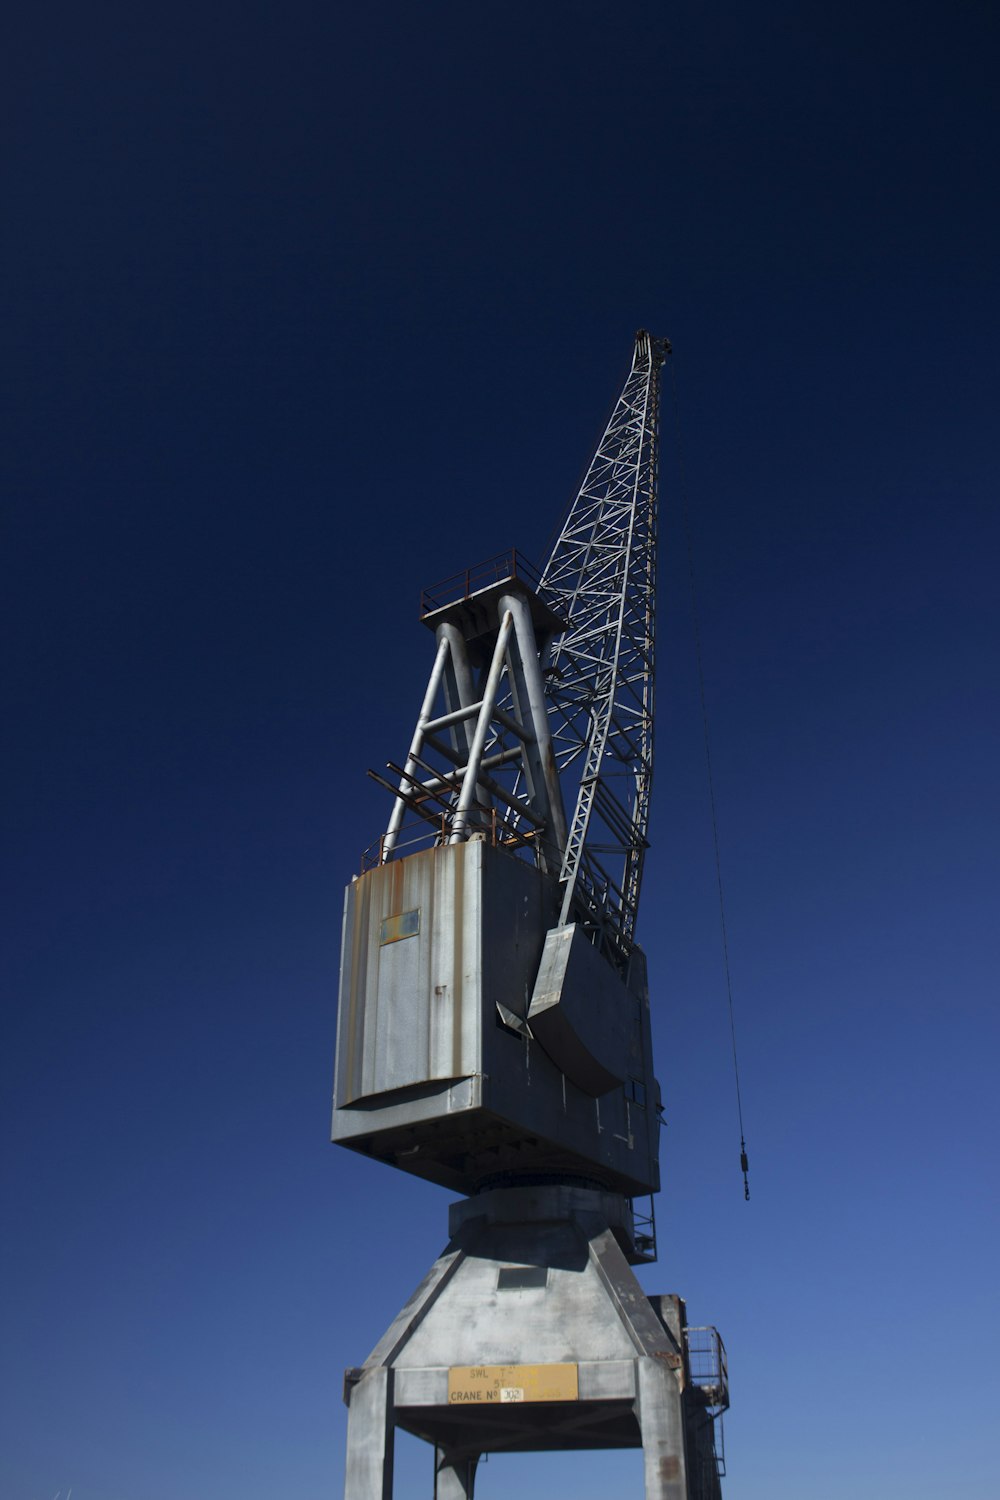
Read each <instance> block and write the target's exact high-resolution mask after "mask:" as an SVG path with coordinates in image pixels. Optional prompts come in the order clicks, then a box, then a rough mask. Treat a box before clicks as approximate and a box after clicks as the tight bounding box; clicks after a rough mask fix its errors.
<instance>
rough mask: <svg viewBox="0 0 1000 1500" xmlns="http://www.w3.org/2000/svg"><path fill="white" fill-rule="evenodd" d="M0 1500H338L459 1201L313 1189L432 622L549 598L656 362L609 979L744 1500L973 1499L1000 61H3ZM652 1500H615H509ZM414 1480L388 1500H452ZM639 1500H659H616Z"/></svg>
mask: <svg viewBox="0 0 1000 1500" xmlns="http://www.w3.org/2000/svg"><path fill="white" fill-rule="evenodd" d="M4 30H5V33H6V36H5V41H4V45H3V49H2V50H3V53H4V55H5V59H6V60H5V63H4V70H5V73H6V75H7V79H6V82H5V84H4V86H3V89H2V94H0V97H2V98H3V110H4V118H5V128H4V138H5V142H6V144H5V161H4V185H3V190H2V201H3V206H4V212H3V216H2V219H3V222H2V227H0V237H2V264H3V276H2V290H0V299H2V302H3V318H2V326H3V329H4V335H3V351H4V361H3V363H4V371H3V373H4V392H5V399H4V408H5V415H4V424H5V433H4V436H3V440H2V443H0V464H2V467H3V471H4V477H3V492H4V502H3V503H4V511H5V524H4V531H5V545H4V550H3V567H4V586H3V590H2V601H0V608H2V611H3V617H4V618H3V638H4V653H3V655H4V665H3V678H4V688H3V692H4V708H5V713H4V718H5V731H4V757H5V770H4V787H5V792H6V799H5V800H6V804H7V805H6V824H7V831H6V877H5V879H6V891H5V896H4V903H3V907H4V915H5V918H6V921H5V927H6V928H7V930H8V938H7V941H6V943H5V954H6V956H5V959H4V1009H5V1017H6V1019H5V1025H4V1039H5V1044H4V1049H3V1050H4V1062H3V1077H4V1085H3V1088H4V1093H3V1108H4V1129H3V1199H4V1212H5V1221H6V1228H5V1231H4V1234H3V1236H2V1239H0V1255H2V1266H3V1275H2V1286H3V1292H4V1297H5V1301H6V1302H7V1304H8V1305H7V1308H6V1311H5V1313H4V1329H5V1332H4V1338H3V1356H2V1358H3V1390H2V1398H3V1399H2V1401H0V1407H2V1411H3V1416H2V1418H0V1423H2V1428H0V1500H50V1497H52V1496H54V1495H55V1494H56V1493H57V1491H59V1492H61V1494H62V1496H63V1497H65V1495H66V1491H67V1490H68V1489H69V1488H70V1487H72V1491H73V1497H74V1500H230V1497H233V1500H235V1497H237V1496H238V1497H239V1500H276V1497H282V1496H286V1495H292V1494H306V1493H308V1494H313V1495H317V1494H329V1495H335V1494H337V1493H339V1487H340V1485H341V1482H342V1481H341V1469H342V1457H343V1435H344V1418H343V1409H342V1407H341V1405H340V1378H341V1371H342V1369H343V1367H344V1366H345V1365H353V1364H358V1363H360V1362H361V1361H362V1360H363V1359H364V1357H365V1356H366V1355H367V1353H368V1351H369V1349H370V1347H371V1346H372V1345H373V1344H374V1342H375V1341H376V1339H377V1337H378V1336H379V1335H380V1333H381V1332H382V1330H383V1328H384V1327H385V1325H386V1324H387V1323H388V1321H389V1320H390V1318H391V1317H392V1316H393V1315H394V1313H395V1312H396V1310H397V1308H398V1307H399V1306H400V1305H401V1303H402V1302H403V1301H404V1300H405V1298H406V1296H407V1295H408V1294H409V1291H410V1290H411V1289H412V1287H413V1285H415V1284H416V1282H417V1281H418V1280H419V1279H420V1278H421V1276H422V1275H423V1273H424V1271H425V1269H426V1268H427V1266H428V1264H429V1263H430V1261H431V1260H432V1259H433V1256H434V1255H435V1254H436V1253H437V1251H438V1250H439V1249H440V1247H441V1245H442V1243H443V1241H444V1238H445V1224H446V1214H445V1208H446V1204H447V1201H448V1196H447V1194H444V1193H442V1192H441V1191H439V1190H437V1189H435V1188H431V1187H429V1186H426V1185H423V1184H419V1183H415V1182H414V1183H410V1182H409V1181H408V1180H407V1179H406V1178H404V1177H403V1176H402V1175H401V1174H396V1173H391V1172H389V1171H387V1170H385V1169H382V1168H378V1167H376V1166H374V1165H372V1164H365V1163H364V1162H362V1161H360V1160H358V1161H356V1160H355V1159H354V1158H353V1157H351V1156H350V1155H349V1154H348V1153H346V1152H336V1151H334V1149H333V1148H332V1147H330V1146H329V1145H328V1144H327V1143H326V1142H327V1136H328V1107H329V1092H330V1078H331V1069H332V1050H333V1036H334V1008H335V984H336V967H337V950H338V945H339V912H340V905H341V892H342V887H343V885H344V884H345V882H346V881H347V880H348V879H349V877H350V875H351V874H352V872H353V871H354V870H355V869H356V868H357V866H358V861H359V858H360V853H361V851H362V849H363V848H364V847H365V846H366V845H367V844H368V843H370V842H371V841H372V840H373V839H375V838H376V837H377V836H378V834H379V833H380V832H381V830H382V828H383V827H384V822H385V819H386V816H387V811H388V809H387V806H386V804H385V802H384V801H383V798H382V794H381V793H380V792H379V791H378V789H377V788H376V787H375V786H374V785H373V784H372V783H370V782H368V781H367V780H366V779H365V776H364V771H365V768H366V767H367V766H369V765H379V764H381V763H383V762H384V761H385V760H386V759H390V758H391V759H398V758H399V757H400V756H401V754H402V753H403V752H404V750H405V746H406V743H407V742H408V738H409V734H410V731H411V728H412V721H413V718H414V716H415V713H416V710H417V707H418V706H419V700H420V697H421V694H422V691H423V686H424V679H425V674H426V671H427V669H428V667H429V657H428V647H429V644H430V642H429V638H428V637H427V636H426V634H425V632H423V631H422V630H421V628H420V626H419V624H418V623H417V622H416V601H417V595H418V591H419V589H420V588H421V586H423V585H425V584H429V583H432V582H434V581H435V580H436V579H438V578H440V577H443V576H445V575H447V574H449V573H451V572H453V571H455V570H457V569H459V568H462V567H464V566H465V565H466V564H468V563H473V562H475V561H477V560H479V559H480V558H482V557H485V556H488V555H490V554H491V553H493V552H496V551H499V550H501V549H503V548H505V547H509V546H510V545H512V544H516V545H518V546H519V547H521V548H523V549H524V550H525V551H526V552H528V553H529V554H535V555H536V556H540V554H541V553H542V551H543V548H544V545H545V542H546V539H547V537H548V535H549V533H550V531H551V529H552V526H553V525H554V524H555V521H556V519H557V516H558V514H559V512H560V510H561V507H562V506H563V505H564V503H565V502H566V500H567V498H568V497H569V495H570V494H571V493H572V490H573V486H574V484H575V482H576V481H577V480H578V478H579V476H580V473H581V470H582V468H583V467H584V465H585V463H586V461H587V459H588V457H589V454H590V451H591V449H592V446H593V443H594V441H595V439H596V437H597V436H598V434H599V431H600V429H601V425H602V423H603V420H604V418H605V416H606V414H607V411H608V409H609V407H610V404H611V402H612V400H613V398H614V396H615V395H616V393H617V390H618V388H619V386H620V383H621V381H622V379H623V377H624V375H625V372H626V370H627V366H628V359H629V355H630V351H631V341H632V335H633V332H634V330H635V329H636V328H637V327H638V326H640V325H642V326H648V327H650V328H652V329H653V331H654V332H656V333H658V334H667V335H669V336H670V338H671V339H672V340H673V343H674V347H675V351H676V352H675V356H674V359H673V371H674V375H675V376H676V384H677V393H678V396H677V410H678V411H679V423H680V430H681V433H682V437H683V447H684V458H685V465H686V474H687V487H688V491H689V494H690V504H691V515H692V521H691V524H692V531H693V537H694V547H695V557H696V565H697V571H698V579H699V602H700V609H701V617H702V635H703V643H704V656H705V668H706V677H707V696H708V704H709V711H710V714H711V722H712V733H713V745H714V757H715V773H716V794H717V801H718V807H719V818H720V833H721V839H722V852H723V860H724V874H725V879H726V893H727V900H728V907H729V910H728V918H729V930H730V951H731V958H732V964H733V975H734V986H735V996H736V1009H737V1022H738V1027H739V1037H740V1046H741V1063H742V1068H743V1097H744V1105H745V1112H746V1124H747V1136H748V1144H749V1147H750V1153H751V1181H752V1189H753V1197H752V1200H751V1202H750V1204H749V1205H747V1204H744V1202H743V1200H742V1192H741V1184H740V1180H739V1173H738V1170H737V1155H738V1132H737V1128H736V1123H735V1107H734V1103H733V1093H732V1077H731V1063H730V1059H729V1055H728V1051H727V1048H728V1030H727V1027H728V1022H727V1016H726V1011H725V993H724V983H723V977H722V967H721V956H720V947H719V937H718V915H717V907H716V904H715V899H716V898H715V887H714V868H713V864H712V850H711V827H710V822H709V819H708V810H707V797H706V791H705V775H704V767H703V761H702V759H701V753H702V752H701V746H700V734H701V728H700V721H699V718H698V694H697V681H696V676H695V668H694V658H693V647H692V632H691V626H690V622H689V614H688V606H687V601H686V598H685V595H684V589H685V587H686V563H685V559H684V556H683V550H682V530H681V525H680V520H679V509H678V504H679V493H680V486H679V480H678V474H679V469H678V461H677V444H676V440H675V433H676V430H677V420H676V417H675V407H674V403H673V399H672V397H671V395H670V384H669V382H668V383H667V386H666V401H665V410H664V457H663V477H664V558H663V569H662V589H663V593H662V607H661V622H662V635H661V655H660V660H661V671H660V680H659V685H658V700H657V701H658V757H659V759H658V772H657V775H658V780H657V790H656V797H655V807H654V823H653V830H652V832H653V849H652V852H651V854H650V857H649V862H648V865H647V869H648V876H647V882H646V888H645V891H644V898H643V911H642V914H641V918H640V937H641V938H642V940H643V941H644V943H645V945H646V946H647V947H648V950H649V954H650V972H651V979H652V985H653V999H654V1015H655V1029H656V1039H657V1049H658V1052H657V1056H658V1071H659V1075H660V1078H661V1081H662V1084H663V1089H664V1094H665V1097H666V1106H667V1119H668V1128H667V1130H666V1132H665V1135H664V1157H663V1165H664V1180H665V1191H664V1193H663V1195H662V1196H661V1198H660V1200H659V1205H658V1223H659V1232H660V1244H661V1260H660V1264H659V1265H658V1266H657V1267H655V1268H653V1269H652V1270H650V1271H649V1272H647V1273H644V1280H645V1284H646V1286H647V1287H648V1289H649V1290H651V1291H663V1290H670V1291H679V1292H681V1293H682V1294H684V1295H686V1296H687V1297H688V1300H689V1310H690V1313H691V1316H692V1319H693V1321H695V1322H713V1321H714V1322H716V1323H718V1325H719V1326H720V1328H721V1329H722V1332H723V1334H724V1336H725V1338H726V1340H727V1344H728V1346H729V1350H730V1366H731V1374H732V1381H733V1389H734V1406H733V1411H732V1413H731V1417H730V1419H729V1422H728V1424H727V1439H728V1448H729V1459H730V1464H729V1467H730V1479H729V1480H728V1482H727V1488H726V1495H727V1500H801V1497H802V1496H803V1495H807V1496H809V1497H810V1500H834V1497H837V1500H840V1497H841V1496H842V1495H844V1494H850V1495H851V1496H852V1497H855V1500H886V1497H892V1496H896V1495H899V1496H903V1495H905V1496H906V1497H907V1500H930V1497H932V1496H933V1497H935V1500H937V1497H939V1496H940V1495H942V1494H947V1495H948V1496H949V1497H955V1500H961V1497H965V1496H969V1497H972V1496H975V1497H977V1500H980V1497H982V1496H984V1495H987V1494H989V1493H991V1492H992V1490H993V1488H994V1487H995V1443H993V1442H992V1441H991V1438H990V1432H991V1428H992V1426H993V1425H994V1422H995V1414H996V1410H997V1403H998V1398H1000V1389H998V1376H997V1372H996V1362H995V1360H993V1359H991V1358H990V1355H989V1351H990V1349H991V1348H992V1347H993V1346H994V1345H995V1343H996V1339H997V1335H998V1333H1000V1327H998V1323H1000V1319H998V1307H997V1298H996V1276H995V1258H996V1240H997V1209H996V1203H997V1174H996V1165H995V1142H996V1138H997V1103H996V1096H997V1088H996V1057H997V1043H998V1040H1000V1037H998V1024H997V972H998V957H1000V955H998V947H1000V943H998V936H997V934H998V927H1000V923H998V918H997V896H998V883H1000V882H998V868H997V863H998V862H997V815H998V805H997V804H998V796H997V773H996V765H997V760H998V755H997V739H998V733H997V731H998V727H1000V726H998V718H1000V714H998V707H997V684H996V660H997V645H998V639H997V637H998V628H997V602H996V594H997V588H996V576H997V568H998V542H1000V523H998V513H997V481H998V477H1000V456H998V440H997V425H998V424H997V418H996V404H997V403H996V387H997V358H998V357H997V350H998V346H1000V345H998V333H1000V329H998V321H1000V320H998V300H1000V299H998V293H997V282H996V264H997V257H998V248H1000V247H998V239H1000V234H998V230H1000V213H998V207H997V182H996V177H997V168H996V162H997V157H998V146H1000V140H998V137H1000V128H998V119H997V104H996V98H995V86H996V84H995V80H996V76H997V71H998V62H1000V58H998V36H1000V23H998V13H997V9H996V7H995V5H993V4H991V3H988V0H950V3H948V4H944V3H940V4H932V3H926V0H916V3H908V4H902V3H896V0H887V3H883V4H878V3H870V4H868V5H861V4H858V3H857V0H846V3H844V4H841V5H837V6H831V5H829V4H823V5H820V4H816V3H812V0H805V3H803V0H798V3H795V4H792V3H790V0H776V3H775V4H772V5H770V6H764V7H761V6H748V5H745V4H740V5H736V4H733V3H731V0H720V3H719V4H717V5H715V6H711V5H709V4H707V3H701V0H678V3H677V4H673V5H669V6H668V5H667V4H665V3H657V4H653V3H640V0H627V3H624V4H619V5H618V6H616V7H611V6H610V5H608V4H604V3H602V4H595V3H586V0H578V3H576V4H573V5H570V4H564V3H553V4H547V5H546V4H543V5H538V6H526V5H523V4H513V5H510V4H508V5H506V6H504V7H494V8H488V7H487V8H482V7H470V6H467V5H465V6H460V5H457V4H453V3H450V0H446V3H435V4H430V5H423V6H416V5H413V6H404V5H401V4H399V3H397V0H388V3H385V4H382V5H380V6H378V7H373V8H371V9H370V10H369V11H367V12H365V13H359V12H358V10H357V8H356V7H355V8H352V9H351V10H350V11H347V10H346V9H345V8H344V7H336V6H332V5H330V4H329V3H323V4H318V3H316V4H314V3H312V0H290V3H289V4H287V5H286V6H284V7H281V8H279V7H277V6H274V5H270V6H264V5H261V4H243V5H240V4H236V3H234V0H229V3H220V4H209V5H207V6H200V7H193V6H190V5H184V4H181V5H177V4H175V5H172V6H170V7H166V6H161V5H157V4H155V3H154V4H153V5H152V6H151V5H140V6H135V5H129V6H126V5H124V4H123V3H121V0H106V3H100V4H97V5H91V6H75V7H71V6H69V5H67V4H65V0H57V3H54V4H50V3H46V0H36V3H35V4H34V5H32V6H31V7H27V6H21V7H19V8H17V10H16V11H15V12H14V13H12V14H10V15H8V17H7V18H6V21H5V25H4ZM563 1473H564V1474H565V1476H567V1477H568V1481H570V1482H572V1485H573V1491H574V1493H575V1494H576V1495H578V1496H580V1497H581V1500H590V1497H594V1500H596V1497H597V1496H602V1495H604V1494H605V1493H607V1492H608V1489H609V1487H610V1486H612V1485H615V1486H619V1487H622V1486H626V1487H627V1486H628V1485H631V1486H632V1490H634V1492H635V1493H638V1492H639V1489H638V1486H639V1484H640V1480H639V1477H638V1476H639V1469H638V1468H637V1464H636V1459H635V1456H634V1455H633V1456H626V1457H622V1456H617V1457H615V1456H613V1457H610V1458H608V1459H607V1461H606V1462H605V1461H603V1460H601V1459H593V1460H591V1459H588V1460H587V1461H586V1463H584V1462H582V1461H579V1460H577V1461H574V1460H572V1459H568V1460H565V1461H563V1460H538V1461H531V1462H528V1461H523V1462H522V1461H519V1460H513V1459H509V1460H506V1461H504V1462H501V1461H499V1460H494V1462H493V1463H491V1464H490V1465H489V1466H487V1467H485V1468H484V1469H483V1471H482V1477H481V1481H480V1486H479V1489H478V1491H477V1494H480V1495H481V1496H482V1497H483V1500H498V1497H500V1496H504V1495H506V1494H508V1493H510V1489H511V1485H512V1484H513V1483H515V1482H516V1485H517V1488H518V1492H519V1493H520V1494H521V1496H522V1497H523V1500H535V1497H536V1496H542V1495H546V1496H547V1495H549V1494H550V1493H551V1491H552V1487H553V1484H554V1482H555V1476H557V1475H560V1474H563ZM430 1484H431V1479H430V1457H429V1454H427V1453H425V1452H423V1451H421V1450H420V1449H419V1448H418V1446H417V1445H416V1444H411V1443H404V1444H403V1445H402V1447H401V1452H400V1459H399V1478H398V1480H397V1493H398V1494H400V1495H411V1494H412V1495H416V1494H421V1493H423V1494H429V1493H430ZM630 1492H631V1491H630Z"/></svg>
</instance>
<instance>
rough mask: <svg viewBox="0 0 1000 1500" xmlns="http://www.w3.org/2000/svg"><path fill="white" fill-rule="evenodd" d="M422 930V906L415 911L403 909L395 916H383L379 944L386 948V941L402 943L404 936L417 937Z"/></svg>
mask: <svg viewBox="0 0 1000 1500" xmlns="http://www.w3.org/2000/svg"><path fill="white" fill-rule="evenodd" d="M419 931H420V907H419V906H417V907H415V908H414V910H413V911H401V912H400V913H399V915H398V916H395V917H383V918H382V925H381V927H380V928H379V932H378V944H379V947H380V948H384V947H385V945H386V943H401V942H402V940H403V938H409V937H416V935H417V933H418V932H419Z"/></svg>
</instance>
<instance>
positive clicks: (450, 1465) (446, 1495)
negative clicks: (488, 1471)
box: [434, 1448, 479, 1500]
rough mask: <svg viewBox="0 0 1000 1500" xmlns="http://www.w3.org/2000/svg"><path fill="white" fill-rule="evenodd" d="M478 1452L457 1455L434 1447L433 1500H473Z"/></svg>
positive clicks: (445, 1449)
mask: <svg viewBox="0 0 1000 1500" xmlns="http://www.w3.org/2000/svg"><path fill="white" fill-rule="evenodd" d="M478 1464H479V1456H478V1454H465V1455H462V1456H460V1455H458V1454H455V1453H449V1451H448V1450H447V1448H435V1449H434V1500H473V1493H474V1491H475V1487H476V1468H477V1466H478Z"/></svg>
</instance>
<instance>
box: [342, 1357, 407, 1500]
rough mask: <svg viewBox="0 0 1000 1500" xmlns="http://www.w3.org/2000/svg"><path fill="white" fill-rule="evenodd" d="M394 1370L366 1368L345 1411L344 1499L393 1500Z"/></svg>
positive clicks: (383, 1367) (384, 1367)
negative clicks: (345, 1468)
mask: <svg viewBox="0 0 1000 1500" xmlns="http://www.w3.org/2000/svg"><path fill="white" fill-rule="evenodd" d="M392 1388H393V1372H392V1370H391V1369H390V1368H387V1367H386V1366H384V1365H383V1366H382V1367H380V1368H378V1369H373V1370H366V1371H365V1373H364V1374H363V1375H362V1377H361V1379H360V1380H359V1381H358V1383H357V1385H356V1386H355V1387H354V1389H353V1390H352V1391H351V1404H350V1406H349V1407H348V1410H347V1473H346V1476H345V1480H344V1500H392V1464H393V1439H394V1437H395V1431H394V1427H393V1420H392Z"/></svg>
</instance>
